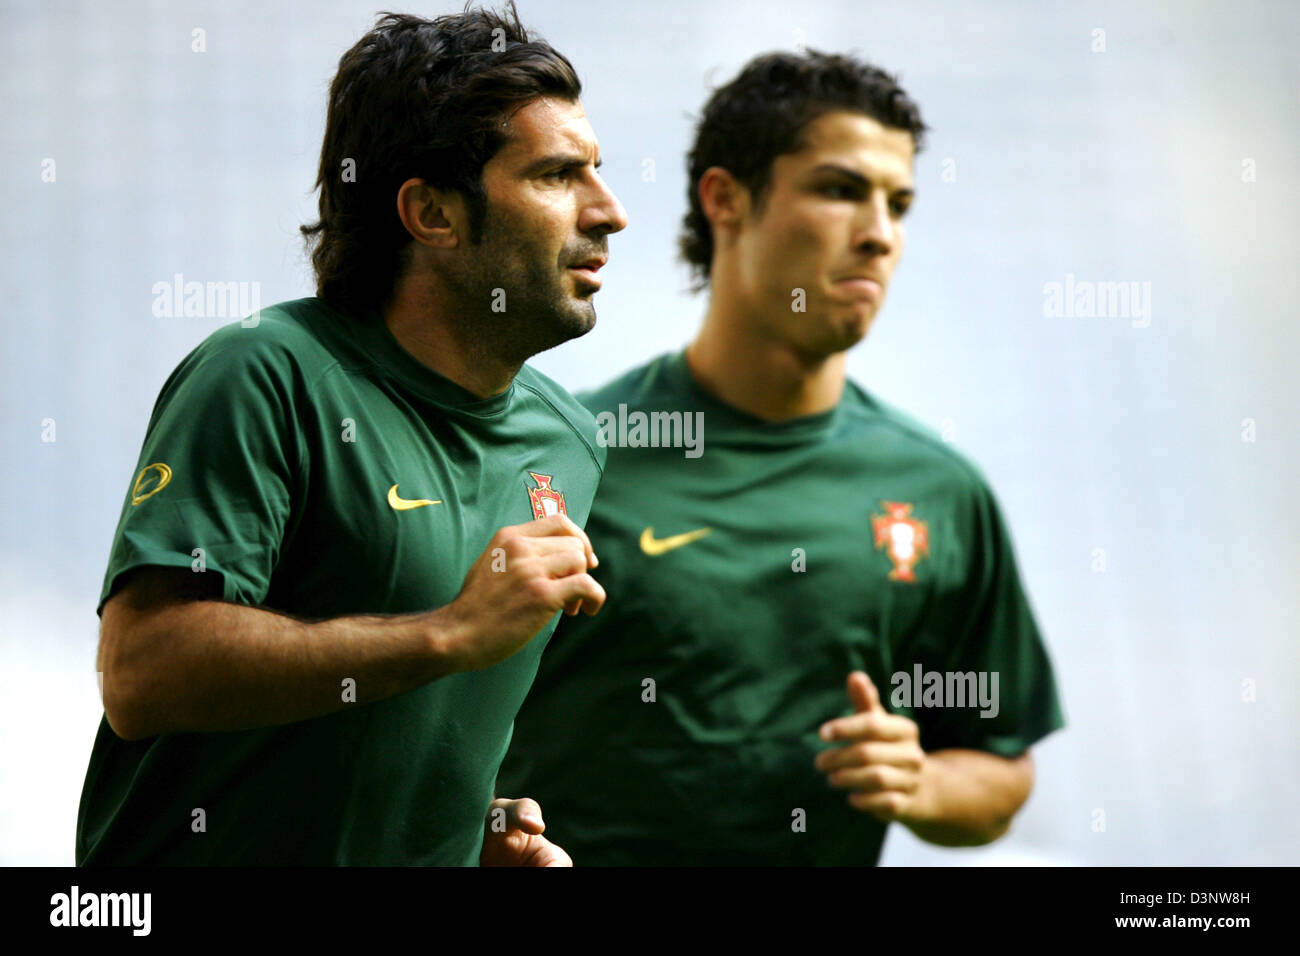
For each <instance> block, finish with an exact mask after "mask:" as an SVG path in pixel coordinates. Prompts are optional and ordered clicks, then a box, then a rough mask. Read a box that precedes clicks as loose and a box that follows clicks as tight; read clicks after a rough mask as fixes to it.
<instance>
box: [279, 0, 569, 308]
mask: <svg viewBox="0 0 1300 956" xmlns="http://www.w3.org/2000/svg"><path fill="white" fill-rule="evenodd" d="M581 92H582V84H581V82H580V81H579V79H578V74H577V72H576V71H575V70H574V68H573V65H572V64H571V63H570V62H569V61H568V60H567V59H566V58H565V57H564V56H563V55H562V54H560V53H559V52H557V51H556V50H554V49H553V48H552V47H551V46H550V45H549V44H547V43H546V42H545V41H544V40H542V39H541V38H534V37H530V36H529V34H528V31H527V30H526V29H525V28H524V26H523V24H522V23H520V21H519V14H518V12H517V11H516V10H515V6H514V3H513V2H511V3H509V5H508V6H507V8H506V10H505V12H504V13H501V14H497V13H494V12H491V11H488V10H470V9H469V6H468V5H467V6H466V8H465V11H464V12H463V13H459V14H451V15H448V16H442V17H438V18H437V19H435V20H425V19H421V18H420V17H415V16H409V15H405V14H397V13H383V14H381V15H380V17H379V19H378V21H377V22H376V23H375V26H374V29H372V30H371V31H370V32H369V33H367V34H366V35H365V36H363V37H362V38H361V39H360V40H359V41H357V43H356V45H355V46H353V47H352V49H350V50H348V51H347V52H346V53H344V54H343V57H342V58H341V59H340V60H339V69H338V73H337V75H335V77H334V81H333V83H331V84H330V93H329V111H328V114H327V116H326V120H325V141H324V145H323V146H322V147H321V156H320V170H319V172H318V173H317V177H316V188H318V189H319V190H320V206H319V211H320V218H319V220H317V221H316V222H314V223H312V224H310V225H306V226H303V227H301V231H302V234H303V236H304V237H305V239H306V242H307V248H308V250H309V251H310V253H311V262H312V268H313V269H314V270H315V273H316V294H317V295H318V296H320V297H321V298H322V299H324V300H325V301H327V302H329V303H330V304H331V305H333V306H335V307H337V308H339V309H341V310H343V311H345V312H348V313H351V314H352V315H354V316H356V317H358V318H366V317H368V316H370V315H373V314H374V313H376V312H377V311H379V310H382V308H383V307H384V306H386V305H387V304H388V303H389V302H391V300H392V296H393V293H394V291H395V290H396V287H397V282H398V280H399V279H400V277H401V274H402V271H403V269H404V268H405V263H406V260H407V252H408V246H409V244H410V242H411V241H412V240H411V237H410V234H409V233H407V231H406V229H405V227H404V226H403V225H402V221H401V219H399V218H398V215H397V201H396V197H397V191H398V189H399V187H400V186H401V185H402V183H403V182H405V181H406V180H408V179H412V178H417V179H423V180H425V181H426V182H428V183H430V184H431V185H433V186H435V187H437V188H439V189H447V190H454V191H457V192H459V193H460V194H462V195H463V196H464V197H465V199H466V206H467V209H468V212H469V217H470V221H469V227H470V236H469V239H470V241H471V242H473V243H477V242H478V241H479V240H480V239H481V238H482V229H483V224H484V221H485V219H486V216H487V194H486V191H485V190H484V188H483V180H482V173H483V166H484V164H485V163H487V161H488V160H489V159H491V158H492V156H493V155H495V154H496V152H497V151H498V150H499V149H500V148H501V147H502V146H503V145H504V144H505V143H506V141H507V140H508V138H509V130H508V127H507V126H506V121H507V120H508V119H509V117H510V116H511V115H512V114H513V113H514V112H515V111H517V110H518V109H519V108H521V107H523V106H525V105H527V104H528V103H529V102H531V101H532V100H534V99H536V98H537V97H540V96H553V97H557V98H560V99H565V100H569V101H574V100H577V99H578V97H579V95H580V94H581ZM348 160H351V162H352V165H351V167H346V166H345V162H346V161H348ZM349 172H350V173H351V174H350V175H348V173H349Z"/></svg>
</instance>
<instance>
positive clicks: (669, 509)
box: [500, 51, 1064, 865]
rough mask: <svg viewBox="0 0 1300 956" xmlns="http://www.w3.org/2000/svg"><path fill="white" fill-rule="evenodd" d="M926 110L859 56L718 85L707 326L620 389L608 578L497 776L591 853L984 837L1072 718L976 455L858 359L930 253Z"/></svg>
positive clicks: (852, 847) (785, 857) (597, 399)
mask: <svg viewBox="0 0 1300 956" xmlns="http://www.w3.org/2000/svg"><path fill="white" fill-rule="evenodd" d="M925 130H926V127H925V126H924V124H923V123H922V121H921V117H920V113H919V110H918V108H917V106H916V105H915V104H914V103H913V102H912V101H911V100H910V99H909V98H908V96H907V95H906V94H905V93H904V92H903V90H901V89H900V88H899V86H898V84H897V83H896V82H895V80H894V78H892V77H891V76H889V75H888V74H886V73H884V72H883V71H881V70H879V69H876V68H874V67H872V66H869V65H867V64H865V63H862V62H860V61H858V60H856V59H853V58H850V57H847V56H836V55H826V54H821V53H816V52H812V51H809V52H807V53H806V54H803V55H796V54H792V53H775V54H769V55H765V56H761V57H759V58H757V59H755V60H753V61H752V62H750V63H749V64H748V65H747V66H746V67H745V68H744V69H743V70H742V71H741V73H740V74H739V76H737V77H736V78H735V79H734V80H733V81H732V82H730V83H729V84H727V85H725V86H723V87H721V88H720V89H718V90H717V91H716V92H715V93H714V94H713V96H712V98H711V99H710V100H709V102H708V104H707V105H706V106H705V108H704V112H703V115H702V117H701V118H700V120H699V124H698V127H697V131H696V138H695V143H694V146H693V148H692V150H691V153H690V157H689V163H688V169H689V197H688V198H689V211H688V213H687V215H686V220H685V229H684V234H683V239H682V243H681V249H682V253H683V257H684V258H685V259H686V261H687V262H688V263H689V264H690V265H691V266H692V267H693V268H694V270H695V272H696V275H697V277H698V278H699V280H700V286H701V287H702V288H707V290H708V304H707V309H706V312H705V316H704V321H703V324H702V326H701V328H700V330H699V333H698V334H697V335H696V337H695V339H694V341H692V342H691V343H690V345H689V346H687V347H686V348H685V349H684V350H682V351H679V352H674V353H671V354H668V355H663V356H661V357H659V358H656V359H654V360H653V361H651V362H649V363H648V364H646V365H643V366H641V367H640V368H637V369H634V370H633V371H630V372H628V373H626V374H624V375H623V376H622V377H620V378H618V379H616V380H615V381H613V382H612V383H610V384H609V385H606V386H605V387H603V388H600V389H598V390H596V391H595V392H593V393H590V394H587V395H582V396H579V399H580V400H581V401H583V402H584V403H585V404H586V405H587V407H588V408H589V409H591V411H592V412H593V413H595V415H596V420H597V424H598V425H600V426H601V433H600V435H601V440H602V443H604V444H606V445H607V446H609V447H608V452H609V460H608V464H607V468H606V472H605V477H604V480H603V482H602V484H601V487H600V491H599V494H598V495H597V499H596V504H595V507H594V510H593V511H592V515H591V520H590V523H589V525H588V531H589V533H590V534H591V538H592V541H593V543H594V544H595V546H596V548H597V549H598V550H599V551H600V555H601V564H600V569H599V571H598V572H597V575H596V577H597V579H598V580H599V581H600V582H601V584H602V585H603V586H604V588H605V590H606V592H607V594H608V604H607V606H606V609H605V611H603V612H602V613H601V615H600V616H599V617H596V618H592V619H590V620H586V619H582V620H573V621H569V620H565V621H563V622H561V626H560V628H559V630H558V631H557V633H556V634H555V635H554V637H553V639H552V641H551V643H550V645H549V647H548V649H547V651H546V654H545V655H544V657H543V660H542V665H541V669H540V671H539V674H538V678H537V681H536V683H535V684H534V687H533V690H532V691H531V693H530V695H529V698H528V700H527V701H526V702H525V704H524V707H523V709H522V710H521V712H520V714H519V717H518V719H517V721H516V730H515V737H514V741H513V743H512V746H511V752H510V754H509V756H508V757H507V760H506V763H505V764H504V765H503V767H502V773H501V778H500V779H501V783H502V785H503V786H505V787H508V788H513V789H514V790H517V791H519V792H524V791H526V792H528V793H529V794H531V795H532V796H534V797H537V798H538V799H539V800H541V801H542V803H543V804H544V805H545V806H546V807H547V815H548V819H549V821H550V824H551V829H552V832H553V833H554V834H556V839H558V840H560V841H562V842H563V843H564V845H565V846H566V848H567V849H568V850H569V851H570V852H571V853H572V856H573V859H574V861H575V862H576V863H577V864H579V865H582V864H642V865H646V864H731V865H762V864H794V865H800V864H802V865H810V864H812V865H872V864H875V863H876V862H877V860H878V858H879V854H880V850H881V846H882V843H883V840H884V836H885V830H886V827H887V825H888V824H889V823H890V822H898V823H901V824H903V825H904V826H906V827H908V828H909V829H911V830H912V831H913V832H914V833H915V834H917V835H918V836H919V837H921V838H922V839H925V840H927V841H930V842H934V843H938V844H943V845H951V846H966V845H978V844H983V843H988V842H990V841H992V840H994V839H996V838H997V837H999V836H1000V835H1001V834H1002V833H1004V832H1005V831H1006V830H1007V828H1008V826H1009V825H1010V822H1011V820H1012V817H1013V816H1014V815H1015V813H1016V812H1017V811H1018V810H1019V808H1020V807H1021V805H1022V804H1023V803H1024V801H1025V799H1026V798H1027V796H1028V795H1029V792H1030V788H1031V786H1032V781H1033V764H1032V757H1031V755H1030V749H1029V748H1030V746H1031V745H1032V744H1033V743H1034V742H1035V741H1037V740H1039V739H1041V738H1042V737H1044V736H1045V735H1047V734H1049V733H1051V732H1052V731H1053V730H1055V729H1057V728H1059V727H1061V726H1063V723H1064V721H1063V717H1062V714H1061V708H1060V705H1059V702H1058V698H1057V691H1056V687H1055V683H1054V680H1053V675H1052V669H1051V665H1050V662H1049V659H1048V655H1047V651H1046V649H1045V647H1044V642H1043V640H1042V637H1041V635H1040V633H1039V630H1038V627H1037V625H1036V623H1035V621H1034V616H1033V614H1032V612H1031V610H1030V607H1029V604H1028V601H1027V598H1026V596H1025V594H1024V592H1023V590H1022V587H1021V583H1020V577H1019V574H1018V572H1017V568H1016V563H1015V558H1014V555H1013V551H1012V546H1011V540H1010V536H1009V533H1008V530H1007V527H1006V524H1005V522H1004V521H1003V518H1002V515H1001V513H1000V510H999V507H998V505H997V503H996V501H995V499H994V496H993V493H992V492H991V490H990V489H989V487H988V485H987V483H986V482H985V480H984V478H983V477H982V475H981V474H980V472H979V471H978V470H977V469H976V468H975V467H974V466H973V465H972V464H971V463H970V462H968V461H967V460H965V459H964V458H963V457H962V456H961V455H960V454H958V453H957V452H956V451H955V450H954V449H953V448H952V447H951V446H950V445H948V444H946V443H944V442H943V441H942V440H940V439H939V437H938V436H935V435H933V434H932V433H931V432H929V431H928V430H927V429H925V428H924V427H922V426H920V425H918V424H916V423H915V422H913V421H912V420H911V419H910V418H909V417H907V416H906V415H904V414H903V413H901V412H899V411H897V410H895V409H893V408H891V407H890V406H888V405H886V404H885V403H884V402H882V401H880V400H879V399H877V398H876V397H875V396H874V395H872V394H871V393H870V392H869V391H868V390H866V389H865V388H863V387H861V386H860V385H858V384H856V383H854V382H852V381H849V380H848V379H847V378H846V372H845V355H846V353H847V351H848V350H849V349H850V348H852V347H853V346H854V345H856V344H857V343H858V342H860V341H861V340H862V339H863V338H864V337H865V336H866V335H867V332H868V330H869V329H870V327H871V325H872V323H873V321H875V319H876V317H877V315H878V314H879V312H880V309H881V306H882V305H883V303H884V299H885V295H886V292H887V291H888V289H889V284H890V280H891V278H892V277H893V275H894V272H895V270H896V268H897V266H898V263H899V259H900V257H901V255H902V252H903V241H904V233H905V230H904V223H905V221H906V220H905V217H906V215H907V211H908V208H909V206H910V205H911V204H912V202H913V197H914V183H913V160H914V156H915V153H916V150H917V149H918V148H919V147H920V146H921V140H922V137H923V134H924V132H925Z"/></svg>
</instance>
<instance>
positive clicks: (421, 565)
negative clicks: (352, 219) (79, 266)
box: [76, 299, 605, 865]
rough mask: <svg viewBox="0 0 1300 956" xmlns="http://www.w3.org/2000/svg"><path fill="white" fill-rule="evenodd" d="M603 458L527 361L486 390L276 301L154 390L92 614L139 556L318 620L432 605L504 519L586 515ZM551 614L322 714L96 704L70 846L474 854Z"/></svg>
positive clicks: (461, 858) (317, 313)
mask: <svg viewBox="0 0 1300 956" xmlns="http://www.w3.org/2000/svg"><path fill="white" fill-rule="evenodd" d="M604 457H605V450H604V448H601V447H600V446H598V445H597V444H596V443H595V440H594V424H593V422H592V419H591V415H590V414H589V413H588V412H587V411H586V410H585V409H584V408H583V407H582V406H581V405H579V404H578V403H577V402H576V401H575V400H574V399H573V398H572V397H571V396H570V395H568V394H567V393H566V392H565V391H564V390H563V389H561V388H560V387H559V386H557V385H555V384H554V383H553V382H551V381H550V380H549V379H547V378H546V377H545V376H543V375H541V374H539V373H537V372H536V371H533V370H532V369H530V368H528V367H527V366H525V367H524V368H523V369H521V370H520V372H519V374H518V375H517V376H516V378H515V379H514V382H513V384H512V385H511V386H510V388H509V389H507V390H506V391H505V392H504V393H503V394H501V395H498V396H494V397H491V398H487V399H480V398H478V397H476V396H474V395H473V394H472V393H470V392H468V391H466V390H464V389H462V388H461V387H460V386H458V385H456V384H455V383H453V382H451V381H450V380H448V379H446V378H443V377H442V376H440V375H438V374H437V373H435V372H433V371H432V370H431V369H429V368H428V367H427V366H425V365H423V364H422V363H420V362H419V361H418V360H417V359H415V358H414V357H413V356H412V355H411V354H410V353H408V352H407V351H406V350H405V349H403V348H402V346H401V345H399V344H398V342H397V341H396V340H395V339H394V338H393V337H392V335H391V333H389V331H388V329H387V328H386V327H385V326H384V325H383V323H382V322H378V321H373V322H370V323H362V322H360V321H357V320H355V319H353V318H350V317H348V316H345V315H342V314H340V313H339V312H337V311H335V310H334V309H332V308H330V307H328V306H327V305H325V304H324V303H323V302H321V301H320V300H318V299H302V300H298V301H294V302H287V303H283V304H281V305H278V306H276V307H274V308H271V309H264V310H262V312H261V313H260V321H257V322H256V324H254V323H253V320H251V319H250V320H245V323H236V324H233V325H230V326H226V327H225V328H222V329H220V330H218V331H217V332H215V333H213V334H212V335H211V336H209V337H208V338H207V339H206V340H205V341H204V342H203V343H202V344H200V345H199V346H198V347H197V348H196V349H194V351H193V352H191V353H190V355H189V356H188V357H186V358H185V360H184V361H183V362H181V364H180V366H179V367H178V368H177V369H176V370H175V372H173V373H172V375H171V377H170V378H169V379H168V380H167V382H166V384H165V385H164V386H163V389H162V393H161V395H160V397H159V399H158V402H157V404H156V405H155V407H154V411H153V415H152V417H151V419H150V421H149V427H148V431H147V433H146V435H145V439H144V447H143V450H142V452H141V455H140V459H139V464H138V466H137V469H136V475H135V476H134V477H133V482H132V485H131V488H130V489H129V490H128V492H127V495H126V500H125V502H124V504H123V506H122V514H121V519H120V521H119V522H118V526H117V533H116V537H115V539H114V541H113V547H112V552H111V555H110V558H109V563H108V571H107V574H106V575H105V577H104V586H103V591H102V593H101V595H100V600H99V609H98V610H99V612H101V613H102V611H103V607H104V603H105V602H106V601H107V600H108V598H109V597H110V596H111V595H112V594H113V592H114V590H115V589H116V588H117V586H118V585H119V583H120V580H121V578H122V576H123V575H124V574H125V573H126V572H127V571H129V570H130V569H132V568H135V567H139V566H142V565H162V566H168V567H179V568H191V569H193V570H194V571H195V573H203V574H209V575H217V576H218V577H219V578H220V581H221V587H222V597H223V599H224V600H226V601H230V602H235V603H239V604H246V605H255V606H262V607H265V608H267V609H273V610H277V611H281V612H284V613H287V614H291V615H294V616H296V617H302V618H306V619H313V620H314V619H324V618H331V617H337V616H342V615H352V614H375V613H383V614H403V613H409V612H417V611H426V610H430V609H432V608H436V607H440V606H442V605H445V604H447V603H449V602H450V601H452V600H453V599H454V598H455V597H456V595H457V594H458V593H459V592H460V589H461V586H462V584H463V583H464V579H465V575H466V573H467V572H468V571H469V568H470V566H471V565H472V564H473V562H474V561H475V560H476V559H477V557H478V556H479V555H480V554H481V553H482V552H483V550H484V548H486V546H487V544H488V542H489V540H490V539H491V537H492V535H493V534H494V533H495V532H496V531H497V530H498V529H499V528H501V527H503V526H506V525H515V524H521V523H523V522H526V521H528V520H530V519H533V518H535V517H541V516H545V515H549V514H552V513H554V512H556V511H560V510H563V511H565V512H566V513H567V514H568V515H569V516H570V517H571V518H573V520H574V521H576V522H577V523H578V524H580V525H581V524H583V523H584V522H585V521H586V519H587V514H588V511H589V509H590V505H591V501H592V497H593V495H594V494H595V490H596V486H597V483H598V481H599V476H600V471H601V468H602V466H603V463H604ZM199 569H202V570H201V571H200V570H199ZM558 618H559V615H558V614H557V615H556V617H555V619H553V620H552V621H551V622H550V623H549V624H548V625H547V626H546V627H545V628H544V629H543V630H542V631H541V632H540V633H539V634H538V636H537V637H535V638H534V639H533V640H532V641H531V642H530V643H528V644H527V645H526V646H525V647H524V648H523V649H522V650H520V651H519V652H518V653H517V654H515V655H514V656H513V657H511V658H509V659H508V660H506V661H504V662H502V663H500V664H498V665H496V666H494V667H491V668H488V669H486V670H483V671H475V672H467V673H460V674H454V675H452V676H449V677H445V678H442V679H440V680H436V681H433V682H431V683H429V684H426V685H424V686H423V687H420V688H417V689H415V690H411V691H408V692H406V693H403V694H399V695H397V696H394V697H391V698H388V699H386V700H382V701H378V702H375V703H367V704H354V705H348V706H345V707H344V709H342V710H340V711H338V712H337V713H334V714H331V715H328V716H324V717H318V718H314V719H309V720H303V721H298V722H295V723H292V724H286V725H282V726H275V727H266V728H263V729H257V730H249V731H239V732H229V733H169V734H162V735H160V736H156V737H151V738H148V739H144V740H140V741H126V740H122V739H121V738H119V737H118V736H117V735H115V734H114V733H113V731H112V730H111V728H110V727H109V725H108V722H107V720H101V722H100V726H99V733H98V736H97V737H96V740H95V745H94V750H93V752H92V754H91V758H90V765H89V768H88V770H87V772H86V780H85V785H84V788H83V791H82V797H81V806H80V813H79V815H78V820H77V840H76V860H77V863H78V864H98V863H105V864H254V865H264V864H291V863H292V864H326V865H328V864H455V865H462V864H469V865H472V864H476V863H477V862H478V854H479V849H480V847H481V844H482V837H483V821H484V817H485V815H486V814H487V811H488V806H489V803H490V801H491V800H492V797H493V784H494V782H495V780H496V775H497V769H498V766H499V764H500V761H501V758H502V756H503V755H504V753H505V750H506V747H507V745H508V743H509V740H510V733H511V721H512V720H513V718H514V716H515V712H516V711H517V710H518V707H519V703H520V701H522V700H523V698H524V694H525V693H526V692H527V690H528V687H529V685H530V684H531V683H532V680H533V676H534V674H535V672H536V668H537V661H538V658H539V657H540V655H541V652H542V648H543V646H544V645H545V643H546V640H547V638H548V637H549V635H550V633H551V632H552V631H553V630H554V627H555V621H556V620H558ZM347 677H348V675H346V674H340V675H339V681H340V688H339V693H340V695H341V698H342V695H344V694H345V693H347V687H346V685H345V679H346V678H347ZM343 699H345V698H343Z"/></svg>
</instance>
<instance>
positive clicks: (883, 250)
mask: <svg viewBox="0 0 1300 956" xmlns="http://www.w3.org/2000/svg"><path fill="white" fill-rule="evenodd" d="M858 226H859V228H858V230H857V232H855V233H854V237H853V245H854V248H855V249H858V250H862V251H865V252H871V253H874V254H875V255H879V256H888V255H889V254H890V253H891V252H893V251H894V244H895V243H896V242H897V241H898V234H897V229H896V228H895V226H896V224H895V222H894V217H893V216H892V215H891V214H890V210H889V200H888V198H887V197H886V196H884V195H883V194H882V193H881V192H880V191H879V190H877V191H876V195H874V196H873V197H872V201H871V202H869V203H867V204H866V209H865V210H864V213H863V218H862V220H860V222H859V224H858Z"/></svg>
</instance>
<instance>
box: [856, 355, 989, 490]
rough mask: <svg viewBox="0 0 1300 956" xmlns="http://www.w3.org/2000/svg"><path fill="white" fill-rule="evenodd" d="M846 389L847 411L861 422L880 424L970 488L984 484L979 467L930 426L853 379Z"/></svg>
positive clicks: (980, 488)
mask: <svg viewBox="0 0 1300 956" xmlns="http://www.w3.org/2000/svg"><path fill="white" fill-rule="evenodd" d="M848 390H849V393H850V395H849V396H848V397H851V399H852V402H853V406H854V407H853V409H852V411H851V414H852V415H854V416H859V417H860V419H861V421H862V422H863V423H864V424H867V423H871V424H875V425H883V426H884V427H886V428H888V429H889V430H890V431H892V432H894V434H895V435H896V436H897V437H898V440H899V441H901V442H904V443H906V444H908V445H910V446H912V447H913V448H915V449H917V450H919V451H921V452H922V453H923V454H925V455H927V456H928V457H931V458H932V459H933V461H934V463H935V465H936V467H939V468H943V469H944V470H946V471H948V472H949V473H950V474H951V475H952V477H953V478H954V479H955V480H957V481H959V482H961V483H964V484H967V485H969V486H970V487H971V488H972V489H974V490H983V489H986V488H987V487H988V483H987V480H986V479H985V477H984V475H983V473H982V472H981V471H980V469H979V466H978V465H976V464H975V463H974V462H973V461H971V460H970V459H969V458H967V457H966V456H965V455H963V454H962V453H961V452H960V451H958V450H957V449H956V448H955V447H954V446H953V445H952V443H950V442H946V441H944V440H943V438H941V437H940V436H939V434H938V432H936V431H935V430H934V429H933V428H930V427H929V426H928V425H925V424H922V423H921V422H920V421H918V420H917V419H915V418H913V417H912V416H911V415H909V414H908V413H907V412H905V411H903V410H902V409H900V408H898V407H897V406H895V405H891V404H889V403H888V402H884V401H881V400H880V399H879V398H877V397H876V396H875V395H873V394H871V393H870V392H868V391H867V390H866V389H865V388H863V387H862V386H861V385H859V384H858V383H857V382H855V381H853V380H852V379H849V381H848Z"/></svg>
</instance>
